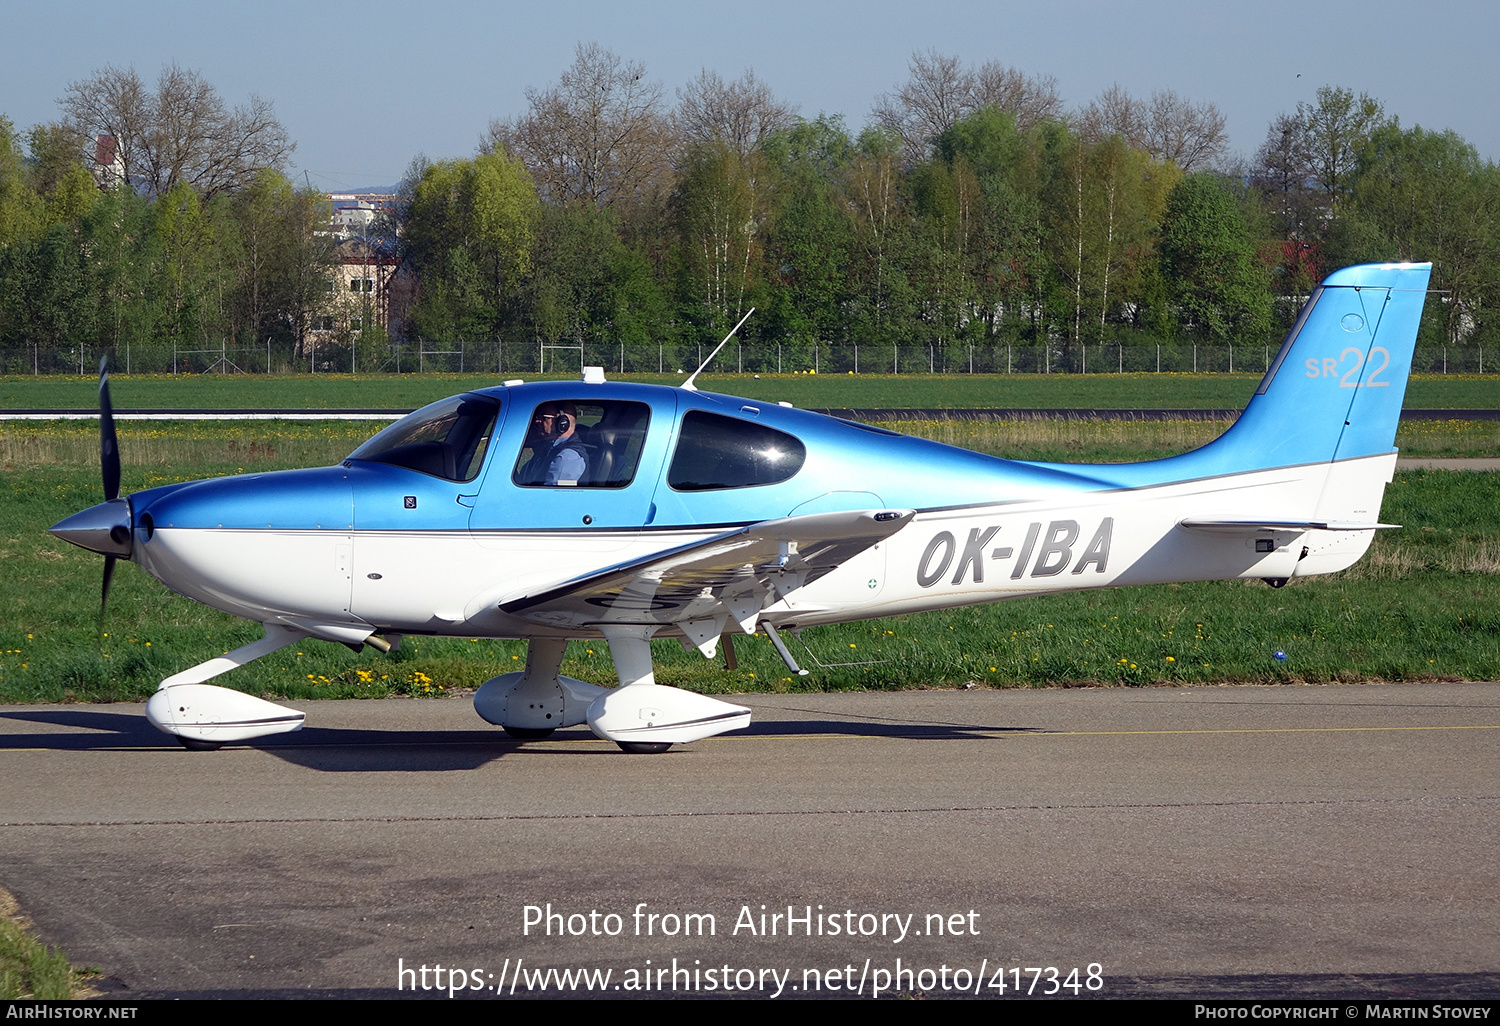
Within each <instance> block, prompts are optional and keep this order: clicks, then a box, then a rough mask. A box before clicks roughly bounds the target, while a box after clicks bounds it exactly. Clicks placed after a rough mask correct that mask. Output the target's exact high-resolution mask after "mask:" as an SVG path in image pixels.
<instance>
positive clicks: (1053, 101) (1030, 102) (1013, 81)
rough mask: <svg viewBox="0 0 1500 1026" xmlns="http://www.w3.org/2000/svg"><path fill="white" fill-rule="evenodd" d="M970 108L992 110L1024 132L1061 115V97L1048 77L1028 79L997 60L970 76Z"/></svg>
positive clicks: (982, 66) (988, 62)
mask: <svg viewBox="0 0 1500 1026" xmlns="http://www.w3.org/2000/svg"><path fill="white" fill-rule="evenodd" d="M973 103H974V108H975V109H976V110H977V109H979V108H980V107H996V108H998V109H1000V110H1003V111H1005V112H1006V113H1007V114H1009V115H1011V116H1012V117H1013V118H1015V121H1016V128H1017V129H1019V130H1020V131H1022V132H1026V131H1029V130H1031V129H1032V128H1035V127H1036V126H1037V125H1042V124H1046V123H1047V122H1049V121H1060V120H1061V119H1062V116H1063V105H1062V97H1060V96H1058V95H1057V79H1056V78H1055V77H1053V76H1052V75H1038V76H1035V77H1033V76H1030V75H1027V74H1025V73H1023V72H1021V71H1020V70H1018V69H1016V68H1012V67H1007V66H1006V65H1003V64H1001V63H1000V62H999V61H985V62H984V64H983V65H981V66H980V68H979V70H978V71H977V72H975V73H974V100H973Z"/></svg>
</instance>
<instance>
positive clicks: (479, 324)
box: [405, 152, 538, 336]
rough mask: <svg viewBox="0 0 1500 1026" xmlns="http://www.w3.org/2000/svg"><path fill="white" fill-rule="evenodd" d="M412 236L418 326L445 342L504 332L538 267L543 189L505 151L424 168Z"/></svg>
mask: <svg viewBox="0 0 1500 1026" xmlns="http://www.w3.org/2000/svg"><path fill="white" fill-rule="evenodd" d="M406 216H407V219H406V225H405V233H406V239H407V243H408V245H409V247H410V250H411V256H412V259H413V263H414V266H415V269H416V271H417V274H418V277H419V278H420V280H421V282H422V298H421V300H420V301H419V303H418V309H417V310H416V311H415V316H416V318H417V322H418V325H419V327H420V328H421V329H422V330H423V331H426V332H429V333H432V334H436V335H439V336H451V334H452V333H454V332H458V333H460V334H471V333H485V334H489V333H492V332H494V331H497V330H498V329H499V327H500V325H501V323H502V321H503V320H504V319H505V307H506V304H507V303H509V302H511V300H512V299H514V298H515V296H516V295H517V292H518V290H519V289H520V287H521V285H522V282H523V279H524V278H525V277H526V275H527V274H529V273H530V271H531V267H532V249H533V246H534V243H535V239H536V223H537V217H538V209H537V195H536V187H535V186H534V185H533V184H532V181H531V176H530V175H528V174H527V173H526V169H525V168H524V167H522V166H521V163H520V161H519V160H516V159H515V158H513V157H510V156H508V155H507V154H505V153H503V152H491V153H483V154H480V155H479V156H478V157H475V158H474V159H473V160H452V161H442V162H440V163H437V164H426V165H423V167H422V170H421V177H420V179H419V180H418V181H417V182H416V183H415V185H414V186H413V187H412V197H411V200H410V204H409V208H408V210H407V215H406Z"/></svg>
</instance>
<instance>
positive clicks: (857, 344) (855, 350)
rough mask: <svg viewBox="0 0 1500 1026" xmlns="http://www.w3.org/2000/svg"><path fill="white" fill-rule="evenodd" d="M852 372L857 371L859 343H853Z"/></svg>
mask: <svg viewBox="0 0 1500 1026" xmlns="http://www.w3.org/2000/svg"><path fill="white" fill-rule="evenodd" d="M854 373H856V374H858V373H859V343H858V342H856V343H854Z"/></svg>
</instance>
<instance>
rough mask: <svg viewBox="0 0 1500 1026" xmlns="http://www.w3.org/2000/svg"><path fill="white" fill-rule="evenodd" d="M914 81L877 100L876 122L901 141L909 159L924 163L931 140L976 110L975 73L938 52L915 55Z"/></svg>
mask: <svg viewBox="0 0 1500 1026" xmlns="http://www.w3.org/2000/svg"><path fill="white" fill-rule="evenodd" d="M908 68H909V70H910V71H911V77H910V78H908V79H907V80H906V84H905V85H903V86H901V87H900V88H899V89H897V90H896V94H895V95H894V96H892V95H891V94H889V93H882V94H881V95H880V96H878V97H876V99H875V109H874V110H873V111H871V116H872V117H873V118H874V120H875V122H876V123H877V124H879V125H881V126H883V127H885V128H888V129H890V130H891V131H893V132H895V133H896V134H897V135H899V136H900V137H901V144H902V149H903V150H904V151H905V153H906V154H907V157H908V159H921V157H922V156H924V155H925V154H926V153H927V152H928V151H929V150H930V149H931V147H932V140H933V139H935V138H937V137H938V136H940V135H942V134H943V133H944V132H946V131H947V130H948V129H949V128H951V127H953V125H954V123H955V122H957V121H958V120H959V119H960V118H962V117H964V116H965V115H966V114H969V113H972V112H973V110H974V73H973V72H972V71H970V70H969V69H968V68H966V67H964V65H963V62H962V61H960V60H959V59H958V58H957V57H949V56H947V55H945V54H940V53H938V52H937V51H936V50H928V51H927V52H926V53H925V54H924V53H913V54H912V55H911V64H910V65H908Z"/></svg>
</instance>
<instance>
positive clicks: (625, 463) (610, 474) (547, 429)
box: [511, 399, 651, 488]
mask: <svg viewBox="0 0 1500 1026" xmlns="http://www.w3.org/2000/svg"><path fill="white" fill-rule="evenodd" d="M650 422H651V407H649V406H647V405H646V404H645V403H630V402H610V401H607V400H606V401H603V402H601V401H598V400H593V399H587V400H585V399H578V400H571V399H569V400H559V401H557V402H545V403H542V404H541V405H539V406H538V407H537V408H536V409H535V410H533V411H532V412H531V422H530V425H529V426H528V427H527V430H526V441H525V443H524V444H523V445H522V446H521V452H520V454H519V455H518V456H517V457H516V468H515V471H514V472H513V473H512V475H511V479H512V480H513V481H515V483H516V484H518V485H523V486H525V487H528V488H545V487H554V488H624V487H625V486H626V485H628V484H630V482H631V481H633V480H635V472H636V468H637V467H638V466H639V465H640V462H641V449H642V447H643V446H644V445H645V444H646V428H647V426H648V425H649V424H650Z"/></svg>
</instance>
